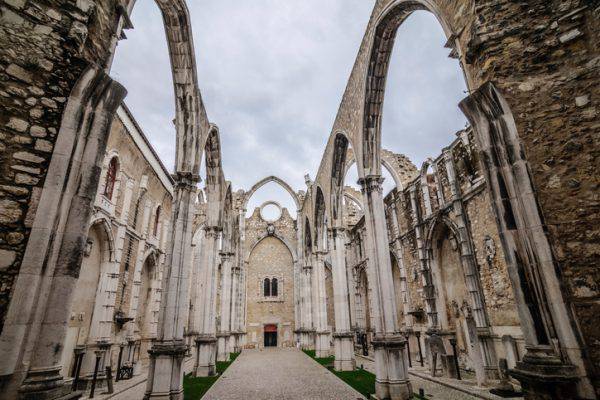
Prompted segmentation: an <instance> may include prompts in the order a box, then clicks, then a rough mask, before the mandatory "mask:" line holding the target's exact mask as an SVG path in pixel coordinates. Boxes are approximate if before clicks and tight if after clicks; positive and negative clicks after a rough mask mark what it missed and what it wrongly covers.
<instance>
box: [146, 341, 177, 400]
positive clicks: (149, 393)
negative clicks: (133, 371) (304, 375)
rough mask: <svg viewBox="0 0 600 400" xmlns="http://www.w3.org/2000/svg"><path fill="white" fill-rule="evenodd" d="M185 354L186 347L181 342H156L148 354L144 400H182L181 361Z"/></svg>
mask: <svg viewBox="0 0 600 400" xmlns="http://www.w3.org/2000/svg"><path fill="white" fill-rule="evenodd" d="M185 353H187V345H186V344H185V342H184V341H183V340H181V341H173V342H160V341H159V342H156V343H154V345H153V346H152V348H151V349H150V350H148V354H150V366H149V368H148V382H147V383H146V394H145V395H144V400H148V399H164V400H182V399H183V359H184V358H185Z"/></svg>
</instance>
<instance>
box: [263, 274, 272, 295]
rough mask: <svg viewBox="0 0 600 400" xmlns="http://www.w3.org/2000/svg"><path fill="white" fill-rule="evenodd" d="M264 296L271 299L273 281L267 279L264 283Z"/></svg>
mask: <svg viewBox="0 0 600 400" xmlns="http://www.w3.org/2000/svg"><path fill="white" fill-rule="evenodd" d="M263 296H264V297H271V280H270V279H269V278H265V280H264V281H263Z"/></svg>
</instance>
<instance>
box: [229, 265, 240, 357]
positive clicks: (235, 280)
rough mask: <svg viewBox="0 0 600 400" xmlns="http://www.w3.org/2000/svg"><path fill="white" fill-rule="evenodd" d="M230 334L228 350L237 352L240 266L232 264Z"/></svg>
mask: <svg viewBox="0 0 600 400" xmlns="http://www.w3.org/2000/svg"><path fill="white" fill-rule="evenodd" d="M231 275H232V279H231V321H230V324H231V336H230V337H229V350H230V351H233V352H239V351H240V350H239V343H238V336H239V333H238V327H237V321H238V306H239V288H240V267H239V266H237V265H234V266H233V267H232V270H231Z"/></svg>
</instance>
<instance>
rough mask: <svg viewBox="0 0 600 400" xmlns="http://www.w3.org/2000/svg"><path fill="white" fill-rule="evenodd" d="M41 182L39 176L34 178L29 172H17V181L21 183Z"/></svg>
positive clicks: (32, 183) (34, 183)
mask: <svg viewBox="0 0 600 400" xmlns="http://www.w3.org/2000/svg"><path fill="white" fill-rule="evenodd" d="M38 182H39V179H38V178H34V177H33V176H31V175H27V174H16V175H15V183H17V184H19V185H36V184H37V183H38Z"/></svg>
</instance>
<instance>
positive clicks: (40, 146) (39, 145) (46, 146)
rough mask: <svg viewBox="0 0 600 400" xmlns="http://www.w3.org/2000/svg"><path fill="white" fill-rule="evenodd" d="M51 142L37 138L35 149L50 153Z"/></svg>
mask: <svg viewBox="0 0 600 400" xmlns="http://www.w3.org/2000/svg"><path fill="white" fill-rule="evenodd" d="M52 147H53V146H52V142H50V141H48V140H45V139H37V140H36V141H35V149H36V150H39V151H43V152H46V153H50V152H51V151H52Z"/></svg>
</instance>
